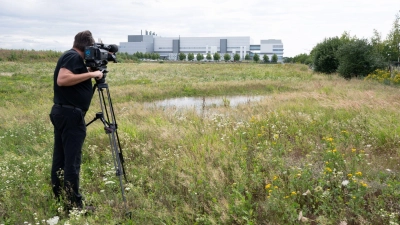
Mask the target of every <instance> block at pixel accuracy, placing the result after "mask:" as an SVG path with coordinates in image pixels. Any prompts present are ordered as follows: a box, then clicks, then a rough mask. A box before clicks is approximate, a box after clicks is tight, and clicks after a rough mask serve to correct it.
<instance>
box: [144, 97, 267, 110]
mask: <svg viewBox="0 0 400 225" xmlns="http://www.w3.org/2000/svg"><path fill="white" fill-rule="evenodd" d="M263 98H265V96H228V97H183V98H171V99H165V100H161V101H155V102H152V103H145V107H152V106H153V107H161V108H178V109H189V108H191V109H193V108H195V109H196V110H201V109H203V110H204V109H205V108H206V107H210V106H211V107H216V106H226V107H235V106H238V105H239V104H243V103H251V102H257V101H260V100H261V99H263Z"/></svg>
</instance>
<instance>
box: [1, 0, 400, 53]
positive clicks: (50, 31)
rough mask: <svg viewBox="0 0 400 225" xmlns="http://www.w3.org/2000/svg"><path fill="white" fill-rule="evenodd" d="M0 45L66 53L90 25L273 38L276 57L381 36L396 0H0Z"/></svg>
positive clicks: (104, 34) (110, 33)
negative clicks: (278, 45) (280, 50)
mask: <svg viewBox="0 0 400 225" xmlns="http://www.w3.org/2000/svg"><path fill="white" fill-rule="evenodd" d="M0 9H1V10H0V49H1V48H2V49H25V50H32V49H33V50H55V51H66V50H68V49H70V48H71V47H72V44H73V40H74V36H75V34H76V33H78V32H80V31H83V30H90V31H91V32H92V34H93V36H94V39H95V40H96V41H98V40H99V39H101V40H102V41H103V42H104V43H106V44H117V45H119V43H120V42H127V41H128V35H138V34H140V33H141V32H143V34H144V33H145V31H146V30H147V31H151V32H155V33H156V35H157V36H161V37H179V36H180V37H219V36H250V38H251V40H252V43H251V44H260V40H266V39H280V40H282V43H283V45H284V57H294V56H296V55H298V54H302V53H306V54H309V53H310V51H311V50H312V49H313V47H315V46H316V45H317V44H318V43H320V42H322V41H323V40H324V39H325V38H330V37H336V36H341V35H342V34H343V33H344V32H348V33H350V35H351V36H356V37H357V38H366V39H370V38H371V37H372V36H373V33H374V29H375V30H377V31H378V33H379V34H380V35H381V37H382V39H386V38H387V35H388V33H389V32H390V30H391V29H392V27H393V22H394V20H395V18H396V15H397V14H400V1H399V0H380V1H377V0H246V1H244V0H229V1H227V0H108V1H106V0H66V1H64V0H19V1H18V0H0Z"/></svg>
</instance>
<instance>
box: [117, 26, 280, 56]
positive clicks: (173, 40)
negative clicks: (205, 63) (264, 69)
mask: <svg viewBox="0 0 400 225" xmlns="http://www.w3.org/2000/svg"><path fill="white" fill-rule="evenodd" d="M283 50H284V48H283V43H282V41H281V40H277V39H266V40H261V41H260V44H251V39H250V37H249V36H243V37H241V36H238V37H160V36H157V35H155V34H154V33H152V32H147V31H146V34H145V35H142V34H140V35H128V42H120V44H119V52H126V53H128V54H134V53H136V52H142V53H158V54H160V57H161V58H165V59H169V60H176V59H177V58H178V55H179V53H181V52H183V53H185V54H186V55H187V54H188V53H193V54H195V55H196V54H197V53H201V54H204V56H205V55H207V53H210V54H211V55H213V54H214V53H215V52H218V53H220V54H221V57H223V55H224V54H225V53H228V54H231V58H233V55H235V54H239V55H240V58H241V59H244V57H245V55H246V54H249V56H250V57H252V56H253V55H254V54H255V53H257V54H258V55H259V56H260V59H261V60H262V58H263V56H264V55H267V56H268V57H269V59H271V58H272V56H273V55H274V54H276V55H277V56H278V62H282V60H283Z"/></svg>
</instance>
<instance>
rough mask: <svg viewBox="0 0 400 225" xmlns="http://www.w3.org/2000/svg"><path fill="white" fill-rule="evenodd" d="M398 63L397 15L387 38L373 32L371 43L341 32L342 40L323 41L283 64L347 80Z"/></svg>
mask: <svg viewBox="0 0 400 225" xmlns="http://www.w3.org/2000/svg"><path fill="white" fill-rule="evenodd" d="M399 60H400V13H398V14H396V17H395V20H394V22H393V27H392V29H391V30H390V32H389V34H388V35H387V38H386V39H385V40H382V37H381V35H380V34H379V33H378V31H377V30H374V32H373V36H372V37H371V38H370V40H367V39H359V38H357V37H356V36H354V37H351V36H350V34H349V33H348V32H344V33H343V34H342V36H341V37H337V36H336V37H329V38H325V39H324V40H323V41H322V42H320V43H318V44H317V45H316V46H315V47H314V48H313V49H312V50H311V52H310V55H307V54H304V53H303V54H300V55H296V56H295V57H293V58H285V59H284V62H285V63H302V64H307V65H310V66H311V67H312V68H313V69H314V70H315V71H316V72H321V73H326V74H331V73H336V72H337V73H338V74H339V75H340V76H342V77H344V78H346V79H350V78H353V77H365V76H367V75H368V74H370V73H373V72H374V71H375V70H377V69H384V68H385V67H387V66H388V65H392V66H393V65H396V64H397V67H398V63H399Z"/></svg>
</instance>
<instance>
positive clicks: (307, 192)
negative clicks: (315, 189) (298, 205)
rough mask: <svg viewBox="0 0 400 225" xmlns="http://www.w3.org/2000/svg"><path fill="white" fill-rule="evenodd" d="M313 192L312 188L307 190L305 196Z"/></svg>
mask: <svg viewBox="0 0 400 225" xmlns="http://www.w3.org/2000/svg"><path fill="white" fill-rule="evenodd" d="M309 194H311V191H310V190H307V191H306V192H304V193H303V195H304V196H306V195H309Z"/></svg>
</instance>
